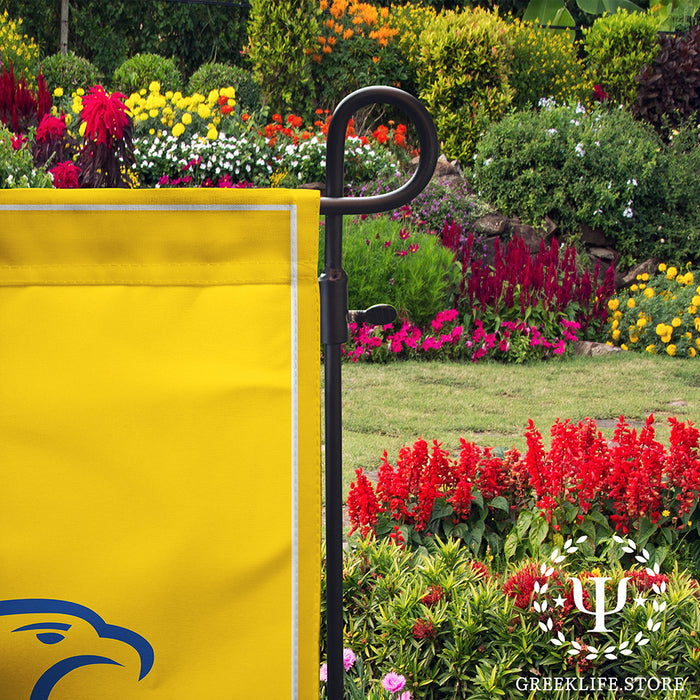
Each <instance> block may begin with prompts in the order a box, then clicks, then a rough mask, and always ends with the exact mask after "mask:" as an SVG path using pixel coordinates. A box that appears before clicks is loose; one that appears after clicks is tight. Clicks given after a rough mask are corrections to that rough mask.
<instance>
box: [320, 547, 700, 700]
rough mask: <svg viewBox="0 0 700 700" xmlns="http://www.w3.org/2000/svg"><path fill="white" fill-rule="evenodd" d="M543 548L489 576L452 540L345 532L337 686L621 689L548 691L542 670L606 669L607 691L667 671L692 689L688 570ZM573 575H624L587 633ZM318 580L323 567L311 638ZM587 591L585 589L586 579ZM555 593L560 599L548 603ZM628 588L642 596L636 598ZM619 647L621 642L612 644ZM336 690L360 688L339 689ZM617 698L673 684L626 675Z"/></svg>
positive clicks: (564, 673) (512, 694) (581, 672)
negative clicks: (394, 539) (349, 542)
mask: <svg viewBox="0 0 700 700" xmlns="http://www.w3.org/2000/svg"><path fill="white" fill-rule="evenodd" d="M562 544H563V542H562ZM560 547H561V546H560ZM569 549H571V546H570V547H569ZM558 551H562V550H561V548H560V549H559V550H558ZM552 554H555V553H554V552H552ZM552 558H557V559H558V557H549V558H543V559H541V560H529V559H526V560H524V561H522V562H520V563H518V564H517V565H516V566H513V567H512V568H509V569H508V570H507V571H506V572H505V573H504V574H503V576H496V575H494V573H493V572H492V570H491V568H490V567H489V566H488V565H486V564H485V563H483V562H482V561H479V560H477V559H474V558H473V557H472V556H471V555H470V554H469V553H468V552H467V551H466V550H465V549H464V548H462V549H460V547H459V546H458V545H457V544H456V543H455V542H453V541H447V542H444V543H443V542H441V541H439V540H438V541H435V542H434V543H430V544H429V545H428V547H427V549H426V550H423V551H418V552H411V551H410V550H406V549H400V548H398V547H396V546H395V545H394V544H393V543H391V542H382V543H376V542H374V541H372V540H369V541H367V540H364V541H359V542H356V543H355V545H354V546H353V547H351V548H350V549H349V551H347V552H346V553H345V554H344V562H343V564H344V566H343V595H344V612H345V630H344V642H345V646H346V648H349V649H351V650H352V651H353V652H354V655H355V656H356V657H357V658H356V659H355V660H354V662H353V666H352V667H351V668H350V669H349V670H348V672H347V676H346V679H347V680H346V684H347V685H346V687H347V686H349V685H352V686H353V687H358V688H359V687H361V686H362V685H364V688H365V692H366V691H367V690H368V688H372V687H374V686H375V685H377V684H378V681H379V679H380V678H381V677H382V676H383V675H384V674H385V673H388V672H390V671H394V672H397V673H400V674H401V675H403V676H405V678H406V680H407V686H406V688H407V689H408V690H410V692H411V697H415V698H420V699H421V700H447V699H450V700H488V699H489V698H508V700H526V698H538V700H540V699H542V700H570V698H572V697H574V696H576V697H580V698H581V700H594V698H598V699H599V700H600V698H603V697H604V698H606V699H607V698H613V697H621V694H614V695H613V694H611V693H605V694H599V693H592V692H591V693H587V692H585V691H584V692H581V693H570V691H567V690H566V688H565V687H563V688H560V689H558V690H557V689H555V688H553V685H554V683H552V682H551V681H552V677H562V678H571V679H572V680H573V683H574V687H577V686H578V684H579V679H581V680H582V681H583V683H584V684H586V683H588V684H589V687H590V685H591V681H592V679H594V678H596V677H608V678H615V679H616V680H617V681H618V682H619V684H620V685H619V686H618V690H619V689H620V688H621V687H622V685H623V683H625V679H627V678H629V679H630V681H632V680H633V679H634V678H642V679H646V678H648V677H653V678H670V679H673V678H674V677H678V678H681V679H682V680H683V683H684V689H683V691H682V697H683V698H685V699H686V700H697V698H698V697H699V696H698V694H697V689H698V680H700V678H699V676H700V673H699V669H698V652H697V646H696V645H697V642H696V641H695V635H696V629H697V625H698V624H700V615H699V610H700V605H699V603H700V601H699V596H698V586H697V582H696V581H694V580H693V579H692V578H691V577H690V576H689V575H688V573H687V572H685V571H679V570H673V571H671V572H669V573H668V574H657V573H655V572H654V571H652V574H653V575H649V574H648V573H647V572H646V571H645V569H644V566H643V565H640V564H639V563H638V562H634V561H631V562H630V560H631V555H622V557H620V558H621V559H622V561H623V562H624V566H625V567H627V568H625V569H623V564H620V563H617V564H615V565H609V566H607V567H604V566H603V565H601V564H600V561H599V560H595V559H594V560H590V561H588V562H586V563H585V564H584V566H581V567H575V568H574V567H572V566H571V565H570V560H571V559H572V556H571V555H570V554H569V555H568V556H566V555H563V556H561V559H560V560H558V562H557V563H555V562H552ZM641 558H643V557H641ZM596 567H598V568H597V570H596ZM601 568H604V571H600V569H601ZM570 572H571V573H570ZM580 572H585V573H580ZM594 572H595V573H594ZM547 574H548V575H547ZM576 574H578V578H579V579H580V580H585V579H587V578H590V577H591V576H599V577H604V578H605V580H606V581H608V582H609V585H610V586H611V587H612V588H613V590H614V589H616V588H617V587H618V585H619V582H620V581H621V579H622V578H623V576H624V577H627V579H628V581H627V582H626V584H622V585H623V587H624V589H625V591H626V593H627V598H626V603H627V604H626V605H625V606H624V609H623V610H622V611H621V612H620V614H619V615H617V616H615V617H614V619H613V618H612V617H610V618H608V619H607V622H608V623H609V628H608V631H606V632H605V633H593V632H592V631H591V630H592V628H593V616H591V615H584V614H582V613H581V612H580V611H579V610H578V609H577V608H576V606H575V605H574V603H573V597H572V590H573V583H572V579H573V577H574V576H575V575H576ZM545 583H546V584H547V585H546V586H545V585H544V584H545ZM653 586H656V590H654V589H653ZM324 590H325V577H323V578H322V594H321V601H322V603H321V606H322V618H321V619H322V629H321V640H324V639H325V634H324V627H323V620H324V617H325V616H324V615H323V612H325V595H324ZM586 590H587V591H590V594H591V595H592V593H593V590H594V588H593V585H592V584H591V583H590V582H589V583H587V584H586ZM657 591H658V592H657ZM557 596H561V597H562V598H564V599H565V600H566V601H567V602H566V603H565V604H564V605H561V604H560V605H556V603H555V602H554V601H555V600H556V598H557ZM635 596H636V597H637V598H643V599H644V600H645V603H643V604H639V605H638V604H636V603H635V600H634V598H635ZM660 601H661V603H660ZM545 602H546V603H547V605H544V603H545ZM659 608H661V610H659ZM588 609H589V610H590V609H591V608H590V607H589V608H588ZM650 619H651V620H652V624H651V625H649V626H648V621H649V620H650ZM657 622H658V623H659V627H656V628H655V629H653V630H652V629H651V628H652V627H655V624H656V623H657ZM550 630H551V631H550ZM559 632H561V636H559ZM642 639H644V640H646V641H644V642H642V641H641V640H642ZM552 640H554V642H553V641H552ZM625 642H627V644H625ZM576 643H583V644H588V645H589V646H590V648H587V647H583V649H584V650H585V651H584V653H588V652H590V656H587V658H585V659H584V658H582V656H579V655H578V654H577V648H576V646H575V644H576ZM322 644H323V641H322ZM594 644H595V647H593V645H594ZM618 648H620V649H625V650H626V651H625V653H624V654H612V653H611V650H616V651H617V650H618ZM579 649H581V647H579ZM322 651H323V647H322ZM579 653H580V652H579ZM605 653H607V654H608V657H605V656H604V654H605ZM611 657H612V658H611ZM351 658H352V657H351ZM530 679H532V680H533V681H537V680H538V679H540V681H546V680H549V681H550V684H549V685H550V687H549V689H546V686H545V685H544V683H541V684H540V686H539V689H537V688H533V690H530V688H529V687H527V688H526V689H525V688H524V687H523V686H524V685H525V686H529V685H530ZM660 685H661V683H660V682H659V685H658V686H656V684H652V685H651V686H650V687H651V688H652V689H654V688H655V686H656V687H657V688H660ZM346 692H347V693H348V697H360V695H358V694H356V692H354V691H352V690H351V689H350V688H348V690H347V691H346ZM361 697H366V696H365V695H362V696H361ZM371 697H381V696H375V695H372V696H371ZM384 697H386V696H384ZM624 697H625V698H629V699H630V700H642V699H644V700H671V698H673V697H681V695H674V694H672V693H670V692H669V693H667V692H666V691H662V690H657V691H656V692H651V693H650V692H648V690H647V688H646V687H643V688H641V689H639V691H638V690H637V686H636V684H633V686H632V687H631V688H628V689H627V690H626V692H625V693H624Z"/></svg>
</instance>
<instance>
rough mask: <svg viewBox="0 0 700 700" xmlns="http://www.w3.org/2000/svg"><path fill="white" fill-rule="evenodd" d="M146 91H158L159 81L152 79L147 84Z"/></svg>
mask: <svg viewBox="0 0 700 700" xmlns="http://www.w3.org/2000/svg"><path fill="white" fill-rule="evenodd" d="M148 91H149V92H160V83H159V82H158V81H157V80H152V81H151V82H150V83H149V84H148Z"/></svg>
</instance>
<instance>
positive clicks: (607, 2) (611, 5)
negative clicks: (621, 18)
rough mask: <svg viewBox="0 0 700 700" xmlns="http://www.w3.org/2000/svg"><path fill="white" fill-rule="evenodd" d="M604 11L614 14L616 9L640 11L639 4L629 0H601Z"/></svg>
mask: <svg viewBox="0 0 700 700" xmlns="http://www.w3.org/2000/svg"><path fill="white" fill-rule="evenodd" d="M603 6H604V7H605V11H606V12H609V13H610V14H611V15H614V14H615V13H616V12H617V11H618V10H627V12H642V8H641V7H639V5H635V4H634V3H633V2H630V0H603Z"/></svg>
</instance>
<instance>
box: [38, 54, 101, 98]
mask: <svg viewBox="0 0 700 700" xmlns="http://www.w3.org/2000/svg"><path fill="white" fill-rule="evenodd" d="M41 72H42V73H43V75H44V79H45V80H46V84H47V86H48V89H49V90H50V91H51V92H53V91H54V90H55V89H56V88H63V91H64V93H65V94H68V95H70V94H71V93H73V92H75V91H76V90H77V89H78V88H83V90H87V89H88V88H89V87H92V86H93V85H96V84H97V83H99V82H100V79H101V78H102V75H101V74H100V71H99V70H98V69H97V66H94V65H93V64H92V63H90V61H88V60H87V58H82V57H81V56H76V55H75V54H74V53H73V52H72V51H69V52H68V53H67V54H65V55H64V54H60V53H55V54H54V55H53V56H48V57H47V58H45V59H43V60H42V62H41Z"/></svg>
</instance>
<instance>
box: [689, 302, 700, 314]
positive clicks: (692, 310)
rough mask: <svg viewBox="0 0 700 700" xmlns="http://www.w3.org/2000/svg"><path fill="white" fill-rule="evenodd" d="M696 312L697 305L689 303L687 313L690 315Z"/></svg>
mask: <svg viewBox="0 0 700 700" xmlns="http://www.w3.org/2000/svg"><path fill="white" fill-rule="evenodd" d="M697 312H698V307H697V306H695V305H694V304H691V305H690V306H689V307H688V313H689V314H690V315H691V316H692V315H693V314H696V313H697Z"/></svg>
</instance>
